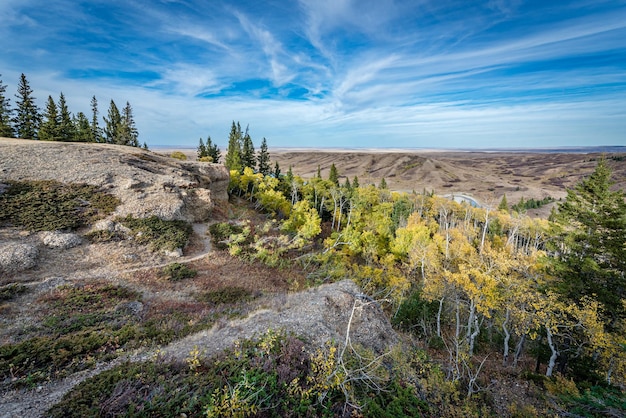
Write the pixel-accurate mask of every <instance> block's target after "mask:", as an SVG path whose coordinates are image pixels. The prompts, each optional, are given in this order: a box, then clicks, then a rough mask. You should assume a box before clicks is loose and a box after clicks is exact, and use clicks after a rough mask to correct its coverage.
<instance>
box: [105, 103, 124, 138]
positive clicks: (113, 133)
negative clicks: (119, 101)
mask: <svg viewBox="0 0 626 418" xmlns="http://www.w3.org/2000/svg"><path fill="white" fill-rule="evenodd" d="M102 119H103V120H104V142H106V143H107V144H118V143H119V142H120V136H121V129H122V115H120V111H119V109H118V108H117V106H116V105H115V102H114V101H113V99H111V103H110V104H109V112H108V118H105V117H104V116H103V117H102Z"/></svg>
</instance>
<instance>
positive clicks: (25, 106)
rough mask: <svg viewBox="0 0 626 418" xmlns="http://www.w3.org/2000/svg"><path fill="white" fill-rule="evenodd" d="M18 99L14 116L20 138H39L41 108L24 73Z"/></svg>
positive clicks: (17, 95) (16, 131)
mask: <svg viewBox="0 0 626 418" xmlns="http://www.w3.org/2000/svg"><path fill="white" fill-rule="evenodd" d="M15 97H17V100H16V102H15V104H16V106H17V107H16V109H15V117H14V118H13V127H14V129H15V133H16V134H17V136H18V138H23V139H38V136H37V131H38V130H39V121H40V116H39V109H38V108H37V106H36V105H35V98H34V97H33V90H32V89H31V88H30V86H29V84H28V80H26V76H25V75H24V73H22V75H21V76H20V81H19V84H18V87H17V94H16V95H15Z"/></svg>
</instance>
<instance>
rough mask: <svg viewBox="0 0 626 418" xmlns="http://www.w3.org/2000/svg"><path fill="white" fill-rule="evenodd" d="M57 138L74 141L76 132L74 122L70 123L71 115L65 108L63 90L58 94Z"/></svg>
mask: <svg viewBox="0 0 626 418" xmlns="http://www.w3.org/2000/svg"><path fill="white" fill-rule="evenodd" d="M58 109H59V140H60V141H74V139H75V136H76V133H75V131H74V124H73V123H72V116H71V115H70V111H69V110H68V108H67V103H66V102H65V96H64V95H63V92H61V95H60V96H59V105H58Z"/></svg>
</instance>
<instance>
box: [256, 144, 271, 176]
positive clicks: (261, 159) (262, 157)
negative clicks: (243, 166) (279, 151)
mask: <svg viewBox="0 0 626 418" xmlns="http://www.w3.org/2000/svg"><path fill="white" fill-rule="evenodd" d="M257 161H258V164H259V173H261V174H263V175H264V176H268V175H269V174H270V170H271V168H270V153H269V152H268V150H267V140H266V139H265V137H264V138H263V141H261V147H260V148H259V155H258V157H257Z"/></svg>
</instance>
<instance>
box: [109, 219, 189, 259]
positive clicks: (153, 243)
mask: <svg viewBox="0 0 626 418" xmlns="http://www.w3.org/2000/svg"><path fill="white" fill-rule="evenodd" d="M119 221H120V222H121V223H122V224H123V225H124V226H126V227H128V228H130V229H131V230H132V231H133V232H134V233H135V239H136V240H137V241H138V242H139V243H142V244H149V245H150V248H151V249H152V250H153V251H158V250H162V249H165V250H175V249H177V248H184V247H185V245H187V242H188V241H189V237H190V236H191V232H192V228H191V225H190V224H189V223H188V222H185V221H181V220H173V221H165V220H163V219H161V218H159V217H158V216H150V217H149V218H134V217H132V216H131V215H128V216H127V217H125V218H122V219H119Z"/></svg>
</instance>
